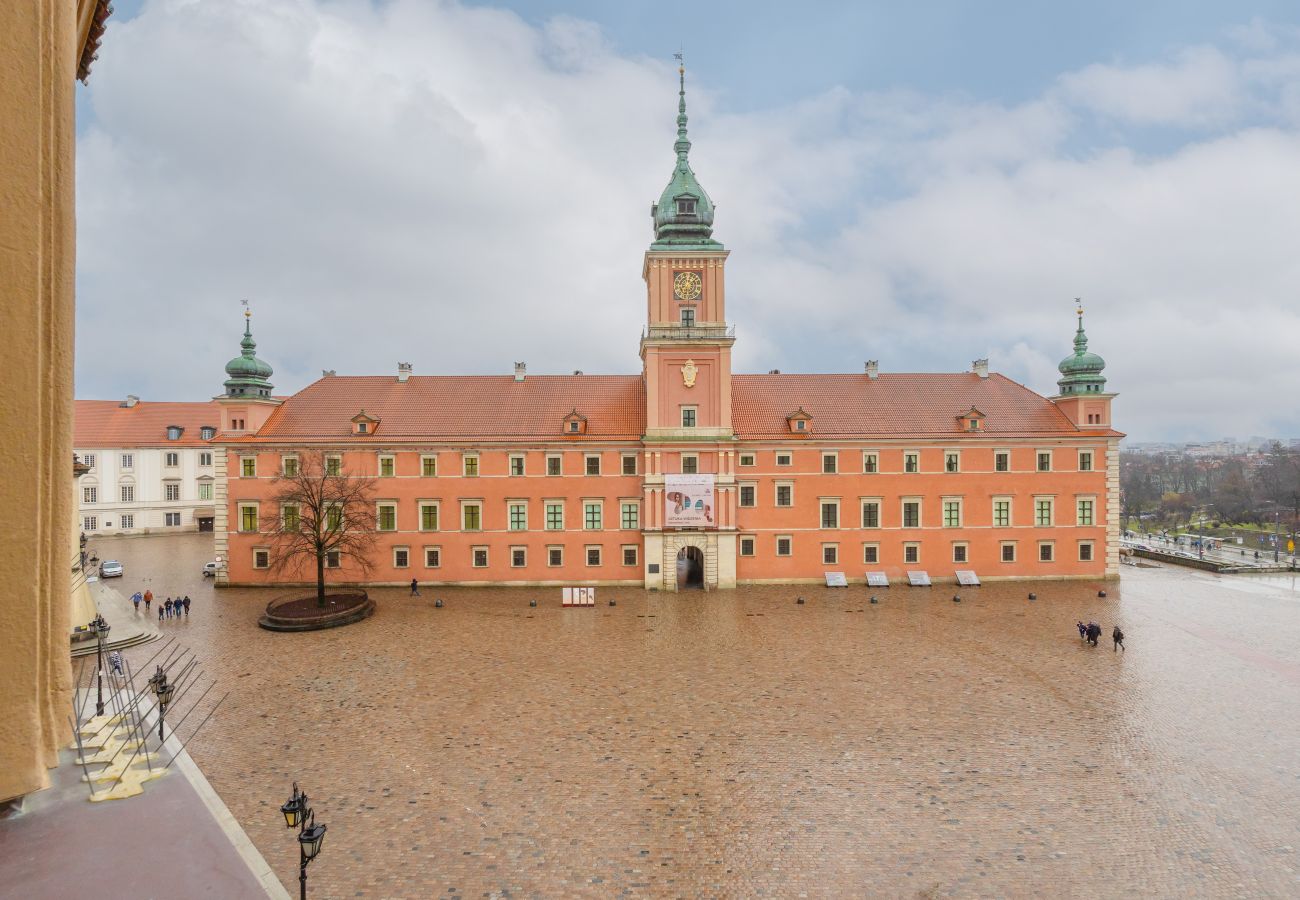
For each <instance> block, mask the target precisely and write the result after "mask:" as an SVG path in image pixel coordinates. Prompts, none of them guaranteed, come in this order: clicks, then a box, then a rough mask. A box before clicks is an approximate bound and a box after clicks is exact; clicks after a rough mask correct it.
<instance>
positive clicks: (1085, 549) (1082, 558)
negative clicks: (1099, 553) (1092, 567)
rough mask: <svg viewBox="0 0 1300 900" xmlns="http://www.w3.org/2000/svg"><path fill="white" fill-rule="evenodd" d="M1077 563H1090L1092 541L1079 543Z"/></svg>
mask: <svg viewBox="0 0 1300 900" xmlns="http://www.w3.org/2000/svg"><path fill="white" fill-rule="evenodd" d="M1079 562H1092V541H1079Z"/></svg>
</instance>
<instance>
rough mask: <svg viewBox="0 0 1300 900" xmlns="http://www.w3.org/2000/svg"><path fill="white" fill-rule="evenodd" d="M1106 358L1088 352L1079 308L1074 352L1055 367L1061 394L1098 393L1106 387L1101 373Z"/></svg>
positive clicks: (1086, 337)
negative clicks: (1058, 375) (1058, 374)
mask: <svg viewBox="0 0 1300 900" xmlns="http://www.w3.org/2000/svg"><path fill="white" fill-rule="evenodd" d="M1104 368H1106V360H1104V359H1102V358H1101V357H1100V356H1098V355H1097V354H1095V353H1089V352H1088V336H1087V335H1086V334H1084V333H1083V310H1082V309H1080V310H1079V329H1078V330H1077V331H1076V332H1075V333H1074V353H1073V354H1072V355H1070V356H1067V357H1066V358H1065V359H1063V360H1061V364H1060V365H1059V366H1057V369H1058V370H1059V371H1060V373H1061V379H1060V380H1059V381H1058V382H1056V384H1057V387H1059V388H1060V389H1061V393H1062V394H1099V393H1101V392H1102V391H1104V390H1105V389H1106V378H1105V376H1103V375H1102V374H1101V372H1102V369H1104Z"/></svg>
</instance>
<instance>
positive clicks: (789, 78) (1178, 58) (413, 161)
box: [77, 0, 1300, 440]
mask: <svg viewBox="0 0 1300 900" xmlns="http://www.w3.org/2000/svg"><path fill="white" fill-rule="evenodd" d="M115 6H116V7H117V13H116V14H115V15H114V16H113V18H112V19H111V20H110V23H111V24H110V25H109V28H108V32H107V34H106V36H105V39H104V43H103V48H102V50H101V51H100V59H99V60H98V62H96V63H95V66H94V70H93V76H92V78H91V82H90V86H89V87H88V88H85V89H82V90H81V94H80V97H79V116H80V122H79V129H78V130H79V142H78V154H79V156H78V248H77V249H78V273H79V274H78V298H77V299H78V325H79V333H78V347H77V392H78V396H79V397H83V398H115V397H123V396H125V395H126V394H127V393H134V394H138V395H140V396H142V397H144V398H145V399H153V400H191V399H198V398H203V397H210V396H213V395H215V394H217V393H219V392H220V391H221V382H222V380H223V379H224V373H223V371H222V367H223V365H224V364H225V362H226V361H227V360H228V359H229V358H230V357H232V356H234V355H236V354H237V352H238V349H239V347H238V341H239V337H240V334H241V331H242V327H243V323H242V319H241V315H240V313H241V308H240V304H239V301H240V300H241V299H243V298H247V299H248V300H249V301H250V303H251V305H252V309H253V311H254V318H253V327H254V333H255V335H256V338H257V341H258V345H259V346H258V355H259V356H261V357H262V358H263V359H265V360H267V361H268V362H269V363H271V365H272V366H274V368H275V370H276V373H275V377H274V378H273V379H272V380H273V381H274V383H275V385H276V391H277V392H278V393H291V392H293V391H296V390H298V389H300V388H302V387H303V386H304V385H306V384H308V383H309V382H310V381H312V380H313V379H315V378H316V377H318V376H319V375H320V372H321V370H322V369H336V370H338V372H339V374H387V373H390V372H393V373H395V371H396V367H397V362H398V361H399V360H402V361H410V362H412V363H414V365H415V371H416V373H417V374H461V373H473V374H478V373H492V374H508V373H509V372H510V371H511V364H512V362H513V361H514V360H526V361H527V362H528V367H529V372H530V373H551V372H570V371H572V370H574V369H583V370H584V371H586V372H588V373H598V372H599V373H607V372H612V373H632V372H636V371H638V370H639V362H640V361H639V359H638V357H637V338H638V335H639V329H640V327H641V325H642V322H643V317H644V310H645V296H644V286H643V283H642V282H641V278H640V272H641V255H642V253H643V252H644V251H645V249H646V246H647V244H648V243H649V241H650V240H651V228H650V219H649V209H650V204H651V202H652V201H654V200H655V199H657V198H658V195H659V193H660V191H661V190H662V189H663V186H664V185H665V184H666V183H667V180H668V177H669V174H670V173H671V169H672V163H673V153H672V143H673V140H674V138H675V124H674V117H675V115H676V101H677V96H676V90H677V85H676V72H675V69H674V66H675V63H674V61H673V59H672V54H673V53H674V52H675V51H676V50H677V49H678V47H679V45H680V46H684V48H685V53H686V62H687V68H688V73H687V79H688V85H687V87H688V102H689V106H690V109H689V113H690V117H691V119H690V132H691V139H692V141H693V142H694V148H693V150H692V152H691V160H692V163H693V166H694V168H695V171H696V173H697V175H698V176H699V178H700V181H701V183H702V184H703V185H704V186H705V188H706V189H707V190H708V191H709V193H710V194H711V195H712V197H713V199H714V200H715V201H716V203H717V205H718V213H717V221H716V223H715V232H714V236H715V237H717V238H718V239H719V240H721V241H723V242H724V243H725V244H726V245H727V247H728V248H729V249H730V250H731V251H732V256H731V259H730V263H729V266H728V275H729V280H728V298H727V299H728V309H727V312H728V317H729V318H730V320H731V321H733V322H735V323H736V324H737V326H738V338H737V342H736V348H735V365H736V370H737V371H740V372H756V371H767V370H768V369H772V368H780V369H782V370H783V371H787V372H798V371H811V372H833V371H847V372H859V371H861V369H862V361H863V360H864V359H879V360H880V364H881V368H882V370H884V371H961V370H964V369H966V368H968V367H969V365H970V361H971V360H972V359H975V358H976V357H983V356H988V357H990V359H991V366H992V368H994V369H995V370H997V371H1001V372H1003V373H1005V374H1006V375H1008V376H1010V377H1011V378H1014V379H1016V380H1018V381H1022V382H1024V383H1025V384H1027V385H1029V386H1030V387H1032V388H1033V389H1035V390H1037V391H1040V392H1042V393H1044V394H1050V393H1053V392H1054V391H1055V379H1056V364H1057V363H1058V362H1059V361H1060V359H1061V358H1062V357H1064V356H1065V355H1067V354H1068V353H1069V352H1070V350H1071V349H1072V348H1071V344H1070V341H1071V338H1072V335H1073V329H1074V315H1073V298H1074V297H1076V296H1082V297H1083V302H1084V306H1085V309H1086V314H1085V315H1086V319H1085V321H1086V324H1087V330H1088V335H1089V338H1090V339H1091V349H1092V350H1093V351H1095V352H1097V353H1100V354H1101V355H1102V356H1104V357H1105V358H1106V360H1107V363H1108V365H1107V368H1106V375H1107V377H1108V379H1109V385H1108V386H1109V387H1110V388H1111V389H1113V390H1115V391H1118V392H1119V394H1120V397H1119V399H1118V400H1117V401H1116V409H1115V423H1116V426H1117V427H1118V428H1120V429H1121V430H1123V431H1126V432H1128V433H1129V435H1130V437H1131V438H1132V439H1133V440H1164V439H1168V440H1192V439H1201V438H1217V437H1223V436H1235V437H1238V438H1246V437H1248V436H1250V435H1269V436H1278V437H1291V436H1300V407H1298V405H1297V403H1296V402H1295V399H1294V398H1296V397H1297V396H1298V395H1300V354H1298V352H1297V350H1298V348H1300V311H1298V310H1297V300H1298V299H1300V244H1298V241H1300V202H1297V198H1300V12H1297V11H1296V9H1295V7H1294V4H1288V3H1282V2H1276V3H1268V2H1259V3H1251V2H1239V3H1233V4H1226V3H1217V4H1206V3H1195V2H1149V3H1142V4H1133V3H1131V2H1114V3H1112V2H1092V3H1087V4H1070V9H1069V10H1068V11H1062V10H1061V9H1058V7H1063V6H1065V4H1042V3H1037V2H1028V0H1026V2H1003V3H979V4H976V3H969V2H957V0H951V2H928V3H914V4H907V5H906V6H907V9H906V10H905V11H900V10H898V9H895V8H894V7H897V6H902V4H896V3H892V2H883V0H882V2H876V3H842V4H837V3H828V4H824V5H822V4H815V3H811V4H807V5H805V6H804V7H801V9H802V10H803V12H801V14H800V15H799V16H792V15H791V10H792V7H791V6H790V5H789V4H788V3H782V4H771V5H770V9H768V8H767V7H766V6H765V5H764V4H762V3H741V2H735V3H725V2H715V3H708V4H703V3H695V2H678V3H667V2H662V0H660V2H654V3H642V2H636V3H631V2H629V3H617V4H611V3H604V2H596V0H572V2H568V3H565V2H561V0H541V2H531V3H524V2H519V3H514V4H506V5H503V6H499V7H498V6H489V5H487V4H458V3H443V2H432V0H393V2H384V3H368V2H365V0H337V2H323V0H145V2H143V3H141V2H139V0H116V2H115ZM1131 7H1140V9H1133V8H1131Z"/></svg>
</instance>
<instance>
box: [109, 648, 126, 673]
mask: <svg viewBox="0 0 1300 900" xmlns="http://www.w3.org/2000/svg"><path fill="white" fill-rule="evenodd" d="M108 668H109V671H110V672H111V673H112V674H114V675H121V674H123V673H122V654H121V653H118V652H117V651H116V650H114V651H113V652H112V653H110V654H108Z"/></svg>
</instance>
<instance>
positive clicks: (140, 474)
mask: <svg viewBox="0 0 1300 900" xmlns="http://www.w3.org/2000/svg"><path fill="white" fill-rule="evenodd" d="M219 423H220V410H219V409H218V408H217V406H216V404H214V403H212V402H203V403H149V402H142V401H141V400H140V399H139V398H138V397H135V396H128V397H127V399H126V400H125V401H117V400H78V401H77V405H76V411H75V420H74V446H75V448H76V453H77V455H78V456H79V457H80V458H81V461H82V462H83V463H85V464H86V465H87V466H89V468H90V470H89V471H88V472H87V473H86V474H85V475H83V476H82V477H81V481H80V482H79V485H78V488H77V492H78V497H77V499H78V504H79V505H78V510H79V515H78V519H79V521H80V524H81V529H82V531H83V532H84V533H85V534H86V535H88V536H93V535H100V534H150V533H155V534H156V533H158V532H162V531H211V530H212V525H213V521H214V518H215V515H216V510H215V508H214V506H213V497H214V496H215V494H216V487H215V484H216V467H215V466H214V465H213V462H214V452H215V450H214V448H213V447H212V446H211V442H212V439H213V438H214V437H215V436H216V433H217V426H218V424H219Z"/></svg>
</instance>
